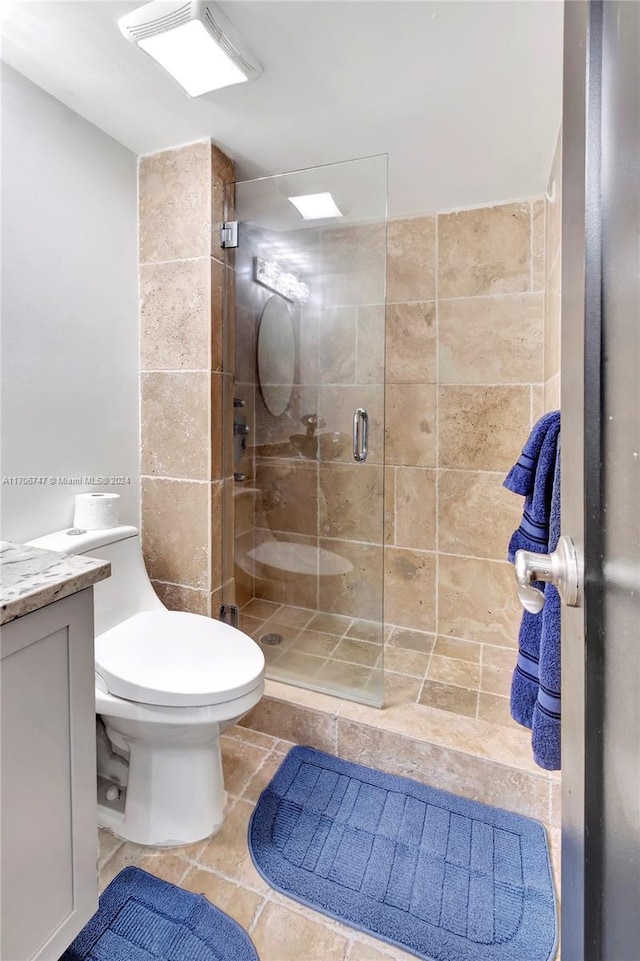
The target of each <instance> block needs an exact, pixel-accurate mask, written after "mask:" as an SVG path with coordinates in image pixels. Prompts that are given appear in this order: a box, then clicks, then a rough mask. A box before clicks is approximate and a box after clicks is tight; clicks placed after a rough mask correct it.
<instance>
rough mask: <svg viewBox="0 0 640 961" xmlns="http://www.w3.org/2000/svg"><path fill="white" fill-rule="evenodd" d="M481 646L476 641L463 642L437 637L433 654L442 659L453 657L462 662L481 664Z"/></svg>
mask: <svg viewBox="0 0 640 961" xmlns="http://www.w3.org/2000/svg"><path fill="white" fill-rule="evenodd" d="M480 651H481V645H480V644H477V643H476V642H475V641H462V640H460V638H459V637H437V638H436V642H435V645H434V647H433V653H434V654H436V655H439V656H442V657H453V658H457V659H458V660H460V661H470V662H471V663H472V664H479V663H480Z"/></svg>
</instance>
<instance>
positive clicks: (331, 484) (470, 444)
mask: <svg viewBox="0 0 640 961" xmlns="http://www.w3.org/2000/svg"><path fill="white" fill-rule="evenodd" d="M552 223H553V221H552V219H551V218H550V217H547V216H546V210H545V201H544V200H543V199H542V198H540V199H534V200H531V201H529V200H527V201H522V202H517V203H508V204H501V205H497V206H493V207H487V208H479V209H473V210H464V211H458V212H453V213H442V214H439V215H436V216H425V217H418V218H413V219H408V220H398V221H392V222H391V223H390V224H389V230H388V240H387V256H388V267H387V290H386V299H387V307H386V445H385V458H384V464H383V463H382V457H381V451H380V449H379V445H378V449H376V443H375V438H376V435H378V436H379V434H380V426H379V425H380V420H381V417H380V413H381V410H382V397H383V391H384V389H385V388H384V386H383V380H384V378H383V367H382V365H381V358H382V349H381V348H382V342H381V335H382V330H383V327H382V314H381V307H380V306H379V305H377V304H376V299H380V298H381V290H380V285H379V280H380V276H381V270H380V263H379V257H376V256H375V253H376V251H378V249H379V246H380V244H379V241H380V237H379V233H378V232H376V228H367V229H366V230H364V231H361V232H360V233H358V235H357V236H354V235H353V231H351V230H349V229H346V230H343V231H342V232H341V233H340V234H339V235H338V234H336V236H331V237H327V238H323V242H324V240H325V239H326V248H324V249H326V254H325V256H324V257H323V259H322V262H321V266H322V269H321V272H320V278H319V282H320V283H321V284H322V285H323V287H325V286H326V287H327V288H328V290H329V295H328V299H329V301H330V305H329V306H327V305H326V304H325V305H324V306H323V308H322V309H321V310H320V312H319V314H318V318H317V320H316V323H317V324H318V325H319V328H321V330H320V329H319V332H318V333H317V334H316V342H317V343H318V344H319V345H320V349H319V350H318V351H317V355H313V350H311V351H310V355H312V356H315V357H316V359H315V366H313V365H312V369H311V368H310V369H309V370H308V371H307V374H306V380H305V383H304V384H301V385H300V386H299V389H298V393H297V394H295V403H294V404H293V407H292V410H294V413H295V417H294V419H293V421H292V420H291V418H289V420H288V421H287V420H286V418H284V419H282V423H281V424H280V428H278V430H280V429H281V431H282V433H281V434H280V433H278V432H277V431H276V428H275V426H274V425H273V424H272V425H271V426H270V427H269V430H268V431H266V430H265V429H263V427H262V426H261V423H262V421H261V417H260V414H259V410H260V404H261V401H260V397H259V392H256V398H255V404H256V436H255V438H254V443H255V444H256V445H258V447H257V449H260V445H264V444H269V443H270V444H271V445H272V446H271V448H270V449H271V451H272V454H271V456H270V457H269V458H268V459H263V460H262V461H261V462H258V465H257V471H256V484H255V486H256V487H257V488H258V494H257V496H256V504H255V535H256V536H257V538H258V540H260V539H261V538H267V537H272V536H273V535H274V534H275V536H276V537H278V538H282V539H290V540H297V542H299V543H304V544H308V545H310V546H320V547H323V548H324V549H326V550H330V551H333V552H335V553H337V554H339V555H340V556H341V557H343V558H346V559H347V560H348V561H349V562H350V564H351V565H352V571H351V572H350V573H349V574H345V575H341V576H337V577H326V578H322V577H321V578H319V579H318V583H317V584H316V581H315V579H314V578H312V577H307V578H304V577H299V578H295V577H290V576H289V577H287V578H286V579H284V580H283V579H279V578H274V577H271V578H269V577H266V578H260V577H256V579H255V581H254V588H255V595H256V596H257V597H262V598H267V599H269V600H273V601H277V602H279V603H281V602H287V603H288V604H294V605H298V606H302V607H312V608H315V607H316V606H317V608H318V609H319V610H321V611H330V612H333V613H336V612H337V613H340V614H343V615H348V616H351V617H359V618H367V619H369V620H376V619H377V618H378V617H379V616H380V592H379V585H380V581H381V577H382V576H383V575H382V572H383V571H384V588H385V611H384V616H385V620H386V621H387V623H389V624H394V625H398V626H399V627H402V628H408V629H411V630H418V631H423V632H427V633H428V634H430V635H433V636H437V637H438V641H437V645H436V646H437V649H438V652H442V653H443V655H444V656H443V657H442V658H441V660H442V665H440V661H439V660H438V658H436V659H435V661H434V664H433V670H430V674H429V679H430V681H429V685H427V686H426V688H425V689H424V690H423V692H422V700H423V702H424V703H429V698H430V697H431V698H433V699H434V700H435V699H440V700H442V699H443V698H444V699H447V698H448V697H449V696H450V694H451V693H452V692H451V691H450V688H451V687H454V688H457V691H455V692H454V693H456V694H457V697H458V700H459V698H460V696H461V691H462V689H472V690H473V689H477V687H478V679H479V677H480V676H482V678H483V681H482V685H481V689H482V690H483V691H484V694H485V700H486V701H487V703H486V704H485V705H484V707H485V713H486V714H488V713H490V711H491V710H500V711H503V710H504V704H497V703H496V701H495V696H496V695H503V696H506V695H507V694H508V689H509V683H510V674H511V669H510V664H511V660H512V654H511V653H510V652H511V651H512V650H513V649H514V648H515V646H516V640H517V634H518V626H519V621H520V609H519V606H518V603H517V601H516V597H515V591H514V588H513V572H512V568H511V565H509V564H508V563H507V561H506V560H505V557H506V551H507V544H508V540H509V537H510V534H511V532H512V531H513V529H514V528H515V527H516V526H517V525H518V523H519V520H520V515H521V509H522V502H521V499H520V498H518V497H516V496H515V495H513V494H510V493H509V492H507V491H506V490H505V489H504V488H503V487H502V481H503V479H504V476H505V474H506V472H507V471H508V469H509V467H510V466H511V465H512V464H513V462H514V461H515V460H516V459H517V456H518V453H519V451H520V449H521V447H522V445H523V443H524V441H525V439H526V437H527V436H528V433H529V431H530V429H531V426H532V424H533V422H534V421H535V420H536V419H537V418H538V417H539V416H540V414H541V413H542V412H543V403H544V401H545V380H546V373H545V350H544V338H545V277H546V276H547V266H546V255H545V251H546V246H547V244H546V233H547V232H548V231H549V229H550V228H551V226H552ZM335 233H336V232H335V231H334V234H335ZM367 245H369V248H368V247H367ZM336 246H337V247H338V248H339V249H338V252H337V253H336V249H335V248H336ZM365 254H368V255H367V256H365ZM367 270H368V271H369V273H367ZM376 282H377V285H376ZM367 298H370V299H371V301H372V303H370V304H369V303H365V302H364V301H366V300H367ZM305 326H308V325H305ZM327 326H328V329H326V328H327ZM239 343H240V341H239ZM241 353H246V352H245V351H241ZM314 403H317V410H318V411H319V413H320V415H321V416H322V417H323V418H324V419H325V421H326V428H325V429H326V430H329V431H331V430H336V429H339V427H340V424H343V422H344V423H346V421H345V416H346V414H345V412H351V411H352V410H353V409H354V408H355V407H357V406H360V405H363V406H366V407H368V408H369V411H370V414H371V415H372V440H373V443H372V450H371V454H370V457H369V459H368V462H367V464H366V465H364V466H363V467H354V465H353V461H352V458H351V450H350V444H349V443H348V441H349V438H348V437H347V438H346V441H345V443H344V444H340V443H336V444H335V445H328V447H327V449H326V450H325V449H321V450H320V456H319V461H318V462H317V463H316V462H314V461H313V460H309V459H304V458H303V459H301V458H300V457H299V456H298V454H297V452H296V451H294V450H292V448H291V446H290V445H288V440H289V434H290V433H291V431H292V430H295V429H297V430H300V428H299V427H298V428H296V427H295V423H297V419H298V416H299V414H300V413H301V412H302V411H303V409H306V408H305V404H306V405H307V406H309V405H311V407H309V410H311V409H314V410H315V409H316V408H315V407H314V406H313V405H314ZM298 407H300V410H298ZM285 421H286V422H285ZM292 425H293V426H292ZM263 426H264V425H263ZM262 449H263V450H264V447H263V448H262ZM383 476H384V487H385V530H384V538H383V531H382V528H381V525H380V520H379V514H378V513H377V511H376V503H377V501H378V500H379V499H380V496H381V490H382V481H383ZM248 521H249V515H247V518H246V522H247V523H248ZM250 536H251V535H250V534H249V533H248V532H247V533H242V537H250ZM383 540H384V557H383ZM245 587H246V588H247V592H246V593H247V596H246V597H244V595H243V598H244V599H245V600H246V599H248V596H249V595H248V589H249V584H246V585H245ZM455 639H459V640H457V641H456V640H455ZM469 642H475V644H472V645H471V648H472V649H473V658H476V656H477V661H478V664H477V667H476V666H474V665H472V668H473V670H472V671H471V673H473V674H474V676H473V677H470V679H467V681H465V678H464V677H462V676H458V675H456V677H455V678H451V677H449V676H448V675H447V676H446V677H445V676H444V674H443V672H442V671H441V672H440V673H438V670H437V668H439V666H442V667H443V671H444V670H445V669H446V671H449V672H450V669H451V667H452V664H453V666H454V667H455V666H456V665H457V666H458V667H459V668H460V669H461V671H463V672H464V670H468V668H469V665H468V661H469V660H473V658H470V657H469V650H470V649H471V648H469V647H464V645H465V643H466V644H467V645H469ZM456 643H457V645H458V648H459V649H460V650H462V653H460V650H458V649H456V650H452V645H453V647H455V645H456ZM476 644H478V645H482V647H478V648H477V649H476ZM505 649H506V650H507V651H508V652H509V653H507V654H506V655H505V653H504V651H505ZM388 653H389V657H388V658H387V670H388V671H389V672H390V673H391V674H394V673H396V672H397V673H398V678H397V680H398V683H400V684H401V683H402V680H403V678H404V680H405V681H406V683H407V684H410V683H411V675H410V673H409V672H407V671H406V664H405V663H404V661H406V657H405V654H406V652H400V653H401V654H402V657H400V655H399V656H398V657H395V653H397V652H391V651H389V652H388ZM392 654H394V656H392ZM403 658H404V660H403ZM452 659H453V660H452ZM509 659H510V660H509ZM396 661H398V664H396ZM400 661H402V663H400ZM454 661H455V662H456V663H453V662H454ZM507 661H508V662H509V663H508V664H507ZM446 671H445V673H446ZM474 672H475V673H474ZM458 673H460V672H458ZM475 674H478V678H476V677H475ZM405 675H406V676H405ZM465 677H466V675H465ZM474 698H475V694H474ZM474 705H475V700H474ZM474 710H475V707H474Z"/></svg>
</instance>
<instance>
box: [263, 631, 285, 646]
mask: <svg viewBox="0 0 640 961" xmlns="http://www.w3.org/2000/svg"><path fill="white" fill-rule="evenodd" d="M283 640H284V638H283V636H282V634H263V636H262V637H261V638H260V643H261V644H266V645H267V647H277V646H278V644H282V641H283Z"/></svg>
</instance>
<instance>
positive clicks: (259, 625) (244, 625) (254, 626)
mask: <svg viewBox="0 0 640 961" xmlns="http://www.w3.org/2000/svg"><path fill="white" fill-rule="evenodd" d="M239 627H240V630H241V631H244V633H245V634H248V635H249V636H250V637H253V638H254V639H255V638H258V637H260V635H261V634H262V633H264V630H263V627H264V621H263V620H262V619H261V618H257V617H249V616H248V615H246V614H244V612H241V613H240V624H239Z"/></svg>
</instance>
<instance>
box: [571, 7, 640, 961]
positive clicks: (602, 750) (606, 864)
mask: <svg viewBox="0 0 640 961" xmlns="http://www.w3.org/2000/svg"><path fill="white" fill-rule="evenodd" d="M639 54H640V4H638V3H629V2H625V0H606V2H604V0H565V59H564V95H563V100H564V104H563V128H564V137H563V210H562V417H563V439H562V469H563V501H562V511H563V533H566V534H568V535H570V536H571V537H573V538H574V540H575V541H576V544H577V546H578V548H579V550H580V549H582V550H583V552H584V577H583V584H584V587H583V590H582V598H581V606H580V607H579V608H563V612H562V636H563V646H562V686H563V691H562V702H563V722H562V768H563V779H562V954H563V957H564V959H565V961H632V959H635V958H638V957H640V912H639V911H638V907H637V904H638V900H639V899H640V780H639V773H638V772H639V771H640V710H639V709H638V704H640V645H639V644H638V624H639V623H640V546H639V544H640V511H639V510H638V508H637V493H636V492H637V491H638V490H639V489H640V472H639V468H638V464H637V463H636V461H637V451H638V450H639V449H640V392H639V387H638V385H639V384H640V338H639V335H638V316H640V277H639V276H638V273H639V271H638V267H637V238H638V235H639V234H640V188H639V187H638V184H640V109H638V108H639V107H640V66H639V63H638V61H639V60H640V56H639ZM634 251H635V258H636V259H635V260H634ZM634 450H635V452H636V454H635V457H634V455H633V452H634ZM622 472H624V479H623V480H622V483H621V477H620V475H621V473H622ZM634 504H635V505H636V507H635V509H634V506H633V505H634ZM621 571H622V574H621Z"/></svg>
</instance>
